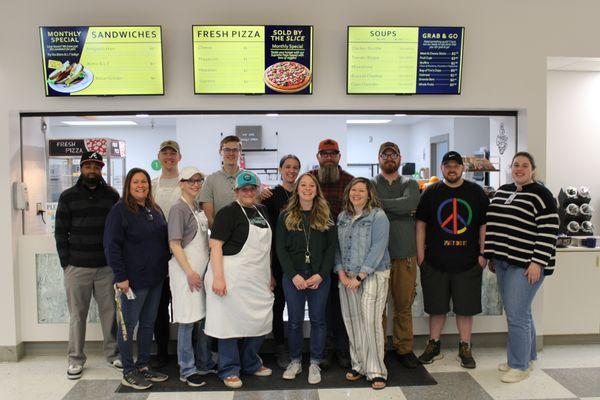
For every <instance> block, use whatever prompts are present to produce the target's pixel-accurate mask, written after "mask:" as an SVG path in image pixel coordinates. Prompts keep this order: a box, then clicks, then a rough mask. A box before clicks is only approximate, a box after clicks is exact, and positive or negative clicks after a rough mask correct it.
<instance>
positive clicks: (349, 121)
mask: <svg viewBox="0 0 600 400" xmlns="http://www.w3.org/2000/svg"><path fill="white" fill-rule="evenodd" d="M390 121H391V119H347V120H346V123H347V124H387V123H388V122H390Z"/></svg>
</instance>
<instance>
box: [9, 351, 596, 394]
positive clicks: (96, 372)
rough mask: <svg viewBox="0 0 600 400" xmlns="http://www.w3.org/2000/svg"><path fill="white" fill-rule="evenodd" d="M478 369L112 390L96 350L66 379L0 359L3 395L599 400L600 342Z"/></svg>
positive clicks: (438, 365)
mask: <svg viewBox="0 0 600 400" xmlns="http://www.w3.org/2000/svg"><path fill="white" fill-rule="evenodd" d="M474 355H475V357H476V360H477V362H478V366H477V369H475V370H470V371H467V370H464V369H462V368H461V367H460V366H459V365H458V364H457V363H456V361H455V357H456V354H455V350H453V349H452V350H447V351H445V357H444V358H443V359H442V360H439V361H436V362H435V363H434V364H432V365H429V366H427V369H428V370H429V372H431V374H432V375H433V377H434V378H435V379H436V380H437V382H438V384H437V385H435V386H421V387H402V388H400V387H389V388H386V389H385V390H383V391H378V392H376V391H373V390H370V389H364V388H361V389H352V390H349V389H321V390H319V389H314V390H301V391H284V392H281V391H261V392H210V391H209V390H210V388H208V387H207V388H206V391H203V392H187V393H152V392H147V393H134V394H120V393H115V389H116V387H117V386H118V384H119V379H120V375H119V372H117V371H116V370H114V369H112V368H110V367H109V366H108V365H107V364H106V363H105V362H104V360H103V359H102V357H101V356H100V355H98V354H95V355H91V356H90V357H89V360H88V362H87V364H86V368H85V370H84V376H83V378H82V379H81V380H79V381H69V380H67V379H66V377H65V360H64V357H63V356H60V355H44V356H40V355H38V356H28V357H25V358H24V359H23V360H22V361H20V362H18V363H0V377H1V378H0V399H2V400H23V399H27V400H29V399H32V400H61V399H64V400H73V399H77V400H87V399H90V400H91V399H94V400H112V399H117V400H146V399H147V400H192V399H193V400H198V399H201V400H270V399H282V400H342V399H343V400H388V399H389V400H392V399H398V400H417V399H428V400H437V399H440V400H441V399H444V400H446V399H453V400H459V399H460V400H463V399H465V400H467V399H477V400H479V399H481V400H485V399H489V400H492V399H493V400H517V399H519V400H521V399H523V400H525V399H534V400H542V399H585V400H594V399H595V400H600V345H569V346H546V347H545V348H544V351H542V352H541V353H540V359H539V362H538V363H537V364H536V367H535V370H534V372H533V373H532V375H531V377H530V378H529V379H527V380H525V381H523V382H520V383H516V384H504V383H501V382H500V381H499V377H500V373H499V372H498V371H496V365H497V364H498V363H500V362H502V361H504V360H505V353H504V349H501V348H486V349H481V348H480V349H475V350H474Z"/></svg>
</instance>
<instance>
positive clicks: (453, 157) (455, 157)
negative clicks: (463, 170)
mask: <svg viewBox="0 0 600 400" xmlns="http://www.w3.org/2000/svg"><path fill="white" fill-rule="evenodd" d="M450 161H456V163H457V164H459V165H463V158H462V156H461V155H460V154H459V153H458V152H456V151H449V152H447V153H446V154H444V157H442V164H444V165H445V164H447V163H449V162H450Z"/></svg>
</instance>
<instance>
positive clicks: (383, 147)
mask: <svg viewBox="0 0 600 400" xmlns="http://www.w3.org/2000/svg"><path fill="white" fill-rule="evenodd" d="M387 149H392V150H394V151H395V152H396V153H398V154H400V149H399V148H398V145H397V144H396V143H394V142H385V143H383V144H382V145H381V146H379V154H381V153H383V152H384V151H386V150H387Z"/></svg>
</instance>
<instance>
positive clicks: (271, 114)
mask: <svg viewBox="0 0 600 400" xmlns="http://www.w3.org/2000/svg"><path fill="white" fill-rule="evenodd" d="M265 116H267V117H279V114H277V113H270V114H265Z"/></svg>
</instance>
